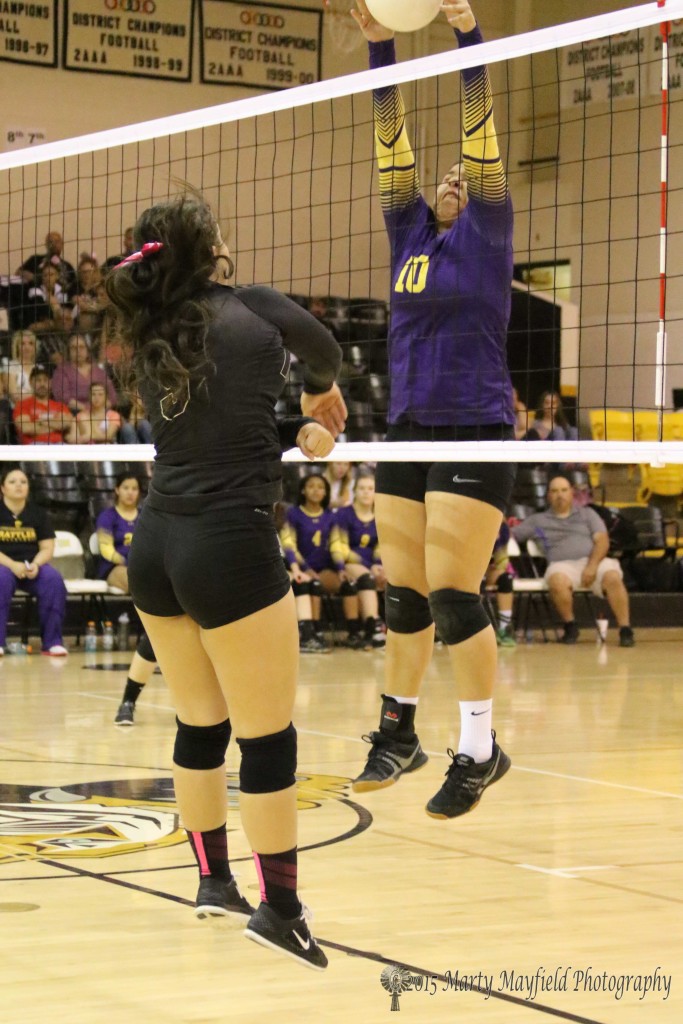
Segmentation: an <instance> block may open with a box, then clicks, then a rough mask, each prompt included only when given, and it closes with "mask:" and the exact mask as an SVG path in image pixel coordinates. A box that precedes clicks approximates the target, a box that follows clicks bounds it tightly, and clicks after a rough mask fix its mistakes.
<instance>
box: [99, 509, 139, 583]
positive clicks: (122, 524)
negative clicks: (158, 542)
mask: <svg viewBox="0 0 683 1024" xmlns="http://www.w3.org/2000/svg"><path fill="white" fill-rule="evenodd" d="M137 521H138V520H137V517H136V518H135V519H133V520H132V521H131V520H129V519H124V517H123V516H122V515H119V513H118V512H117V511H116V509H115V508H114V507H112V508H105V510H104V511H103V512H100V514H99V515H98V517H97V522H96V523H95V528H96V529H97V531H98V532H99V531H100V530H102V531H103V532H104V533H108V534H111V537H112V541H113V543H114V550H115V551H116V552H117V554H119V555H121V557H122V558H123V559H124V561H125V563H126V564H128V555H129V554H130V545H131V543H132V541H133V531H134V530H135V524H136V523H137ZM113 568H114V563H113V562H109V561H107V559H106V558H104V557H100V564H99V566H98V576H99V577H100V579H103V580H104V579H106V578H107V576H108V575H109V573H110V572H111V571H112V569H113Z"/></svg>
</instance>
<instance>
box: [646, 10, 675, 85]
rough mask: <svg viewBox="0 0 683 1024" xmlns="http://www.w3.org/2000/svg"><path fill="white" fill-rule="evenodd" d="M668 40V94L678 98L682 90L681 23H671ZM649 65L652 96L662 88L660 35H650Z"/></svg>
mask: <svg viewBox="0 0 683 1024" xmlns="http://www.w3.org/2000/svg"><path fill="white" fill-rule="evenodd" d="M670 25H671V30H670V32H669V38H668V50H669V93H670V95H671V98H672V99H673V98H674V95H675V94H678V96H680V94H681V91H682V90H683V21H672V22H671V23H670ZM650 59H651V61H652V64H651V65H650V93H652V94H653V95H654V94H655V93H658V92H660V91H661V88H662V34H661V32H659V31H654V32H653V34H652V46H651V57H650Z"/></svg>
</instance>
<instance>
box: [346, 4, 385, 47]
mask: <svg viewBox="0 0 683 1024" xmlns="http://www.w3.org/2000/svg"><path fill="white" fill-rule="evenodd" d="M351 17H352V18H353V20H354V21H355V23H356V25H358V28H359V29H360V30H361V32H362V33H363V35H364V36H365V38H366V39H367V41H368V42H369V43H381V42H383V41H384V40H385V39H393V38H394V30H393V29H391V28H385V27H384V25H380V23H379V22H378V21H376V20H375V19H374V18H373V16H372V15H371V14H370V11H369V10H368V6H367V4H366V3H365V0H356V10H353V9H352V10H351Z"/></svg>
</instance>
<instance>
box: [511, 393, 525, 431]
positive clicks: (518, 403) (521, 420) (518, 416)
mask: <svg viewBox="0 0 683 1024" xmlns="http://www.w3.org/2000/svg"><path fill="white" fill-rule="evenodd" d="M512 403H513V407H514V410H515V440H516V441H521V440H522V438H523V437H524V436H525V434H526V433H527V431H528V429H529V410H528V409H527V407H526V406H525V404H524V402H523V401H522V400H521V398H520V397H519V394H518V393H517V388H513V389H512Z"/></svg>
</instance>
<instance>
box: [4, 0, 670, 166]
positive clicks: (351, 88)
mask: <svg viewBox="0 0 683 1024" xmlns="http://www.w3.org/2000/svg"><path fill="white" fill-rule="evenodd" d="M675 18H683V0H667V2H666V5H665V6H664V7H659V6H658V5H657V4H656V3H650V4H643V5H642V6H639V7H630V8H627V9H625V10H620V11H611V12H610V13H608V14H599V15H596V16H595V17H592V18H584V19H582V20H581V21H573V22H568V23H566V24H563V25H560V26H557V25H555V26H551V27H550V28H542V29H536V30H535V31H533V32H522V33H520V34H519V35H516V36H508V37H506V38H503V39H494V40H492V41H491V42H488V43H482V44H481V45H480V46H476V47H466V48H464V49H458V50H450V51H446V52H444V53H437V54H432V55H431V56H429V57H418V58H417V59H416V60H409V61H404V62H403V63H401V64H398V65H393V66H391V67H386V68H374V69H373V70H372V71H360V72H357V73H356V74H353V75H343V76H341V77H339V78H331V79H328V80H325V81H322V82H314V83H312V84H311V85H303V86H297V87H295V88H293V89H283V90H282V91H281V92H276V93H268V94H264V95H261V96H253V97H249V98H247V99H242V100H234V101H233V102H231V103H222V104H218V105H217V106H212V107H204V108H203V109H201V110H192V111H188V112H186V113H183V114H174V115H172V116H170V117H163V118H157V119H155V120H152V121H141V122H139V123H138V124H132V125H125V126H124V127H122V128H114V129H110V130H108V131H103V132H93V133H91V134H89V135H79V136H76V137H75V138H72V139H63V140H61V141H60V142H50V143H47V144H46V145H44V146H32V147H30V148H27V149H17V150H14V151H12V152H9V153H0V171H2V170H8V169H9V168H11V167H24V166H28V165H30V164H39V163H43V162H45V161H47V160H57V159H61V158H64V157H68V156H77V155H79V154H81V153H90V152H94V151H97V150H102V149H109V148H110V147H112V146H122V145H126V144H128V143H134V142H143V141H145V140H147V139H153V138H157V137H158V136H164V135H175V134H178V133H180V132H186V131H192V130H194V129H197V128H208V127H209V126H211V125H217V124H227V123H229V122H231V121H238V120H242V119H243V118H247V117H256V116H260V115H263V114H270V113H273V112H275V111H279V110H289V109H291V108H293V107H298V106H304V105H306V104H309V103H315V102H316V101H318V100H323V99H334V98H337V97H340V96H350V95H351V94H353V93H356V92H362V91H364V90H368V89H373V88H377V87H379V86H382V85H390V84H392V83H396V84H400V83H402V82H413V81H418V80H419V79H422V78H429V77H432V76H433V75H434V74H446V73H448V72H451V71H461V70H462V69H463V68H467V67H472V66H474V65H478V64H495V63H498V62H499V61H504V60H509V59H511V58H512V57H520V56H524V55H525V54H531V53H541V52H543V51H546V50H556V49H557V47H558V45H561V46H572V45H575V44H576V43H582V42H585V41H586V40H590V39H600V38H603V37H605V36H609V35H610V34H613V33H614V32H615V31H616V32H619V33H621V32H627V31H628V30H629V29H637V28H645V27H647V26H648V25H656V24H658V23H660V22H661V21H663V20H665V19H666V20H673V19H675Z"/></svg>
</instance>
